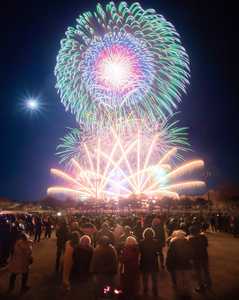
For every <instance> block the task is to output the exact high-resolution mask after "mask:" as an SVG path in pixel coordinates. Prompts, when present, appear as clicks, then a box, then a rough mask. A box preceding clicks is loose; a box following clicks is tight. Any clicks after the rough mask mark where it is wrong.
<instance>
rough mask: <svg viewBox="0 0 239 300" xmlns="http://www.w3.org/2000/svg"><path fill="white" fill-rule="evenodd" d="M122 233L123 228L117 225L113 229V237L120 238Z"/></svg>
mask: <svg viewBox="0 0 239 300" xmlns="http://www.w3.org/2000/svg"><path fill="white" fill-rule="evenodd" d="M123 232H124V230H123V227H122V226H120V225H117V226H116V227H115V230H114V236H115V237H118V236H120V235H121V234H122V233H123Z"/></svg>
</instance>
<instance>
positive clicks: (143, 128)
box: [57, 115, 189, 170]
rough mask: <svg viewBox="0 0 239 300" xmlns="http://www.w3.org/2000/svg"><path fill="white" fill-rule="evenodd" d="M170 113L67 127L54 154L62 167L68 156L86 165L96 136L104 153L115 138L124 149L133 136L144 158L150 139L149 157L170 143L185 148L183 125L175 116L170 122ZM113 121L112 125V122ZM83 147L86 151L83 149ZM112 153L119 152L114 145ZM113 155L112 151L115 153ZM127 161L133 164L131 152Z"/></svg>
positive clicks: (69, 164)
mask: <svg viewBox="0 0 239 300" xmlns="http://www.w3.org/2000/svg"><path fill="white" fill-rule="evenodd" d="M170 119H171V117H168V118H167V119H166V120H162V121H161V122H160V123H158V122H152V120H151V118H150V117H146V115H145V116H144V117H141V118H140V119H135V118H134V117H132V118H127V119H126V120H125V119H124V120H120V121H119V120H118V121H116V123H115V124H112V123H110V124H107V125H105V126H104V127H100V126H99V125H98V124H96V125H95V127H94V130H93V131H92V130H88V129H87V128H85V127H83V126H80V128H79V129H77V128H74V129H72V128H69V129H70V130H71V131H70V132H69V133H68V134H67V135H66V136H65V137H64V138H61V141H62V143H61V144H60V145H58V147H57V149H58V150H61V151H59V152H58V153H57V154H58V155H60V158H61V161H60V163H65V166H66V169H69V170H70V169H71V167H72V166H73V164H72V160H71V158H74V159H75V160H77V161H78V162H79V163H80V164H82V165H83V166H86V165H87V155H88V153H87V152H89V153H90V156H91V157H92V158H95V157H96V151H95V149H97V147H98V143H99V140H100V144H101V149H104V152H105V153H107V154H108V155H109V154H110V151H111V150H112V149H113V147H114V145H115V142H116V141H117V139H119V140H120V141H121V144H122V147H123V149H127V148H128V147H129V146H130V145H131V144H133V143H134V142H135V140H136V139H138V138H139V139H140V140H141V145H140V148H141V158H142V159H145V157H146V156H147V153H148V148H149V147H150V145H151V143H152V142H153V141H154V145H153V149H152V150H153V151H152V158H154V159H155V161H156V160H157V159H158V157H160V156H162V155H165V154H166V153H167V152H168V151H169V150H170V149H171V148H172V147H177V149H178V150H181V151H187V150H189V148H188V146H189V144H188V142H187V132H185V130H186V129H187V128H186V127H177V126H176V125H177V123H178V122H179V120H177V121H175V122H173V123H172V124H170V122H169V121H170ZM113 125H114V126H113ZM86 147H87V149H88V150H87V152H86V151H85V149H86ZM117 149H118V151H116V152H115V153H118V154H117V157H118V158H119V157H120V156H121V155H122V153H121V149H120V148H119V147H118V148H117ZM174 154H175V155H174V157H175V158H177V159H178V160H183V157H182V155H181V154H179V153H177V152H175V153H174ZM115 155H116V154H115ZM129 159H130V161H131V165H133V164H134V160H135V157H134V154H132V153H131V157H130V158H129Z"/></svg>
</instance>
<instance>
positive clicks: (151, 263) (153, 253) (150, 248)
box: [139, 239, 161, 273]
mask: <svg viewBox="0 0 239 300" xmlns="http://www.w3.org/2000/svg"><path fill="white" fill-rule="evenodd" d="M139 250H140V253H141V256H140V270H141V271H142V272H143V273H157V272H159V265H158V253H159V251H161V250H160V249H159V248H158V244H157V241H156V240H155V239H143V240H141V241H140V242H139Z"/></svg>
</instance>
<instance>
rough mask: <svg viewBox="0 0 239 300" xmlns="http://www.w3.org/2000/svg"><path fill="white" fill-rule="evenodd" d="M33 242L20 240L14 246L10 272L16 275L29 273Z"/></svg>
mask: <svg viewBox="0 0 239 300" xmlns="http://www.w3.org/2000/svg"><path fill="white" fill-rule="evenodd" d="M32 244H33V242H32V241H23V240H21V239H18V240H17V241H16V243H15V245H14V252H13V255H12V258H11V263H10V271H11V272H12V273H15V274H19V273H20V274H24V273H29V258H30V256H31V254H32Z"/></svg>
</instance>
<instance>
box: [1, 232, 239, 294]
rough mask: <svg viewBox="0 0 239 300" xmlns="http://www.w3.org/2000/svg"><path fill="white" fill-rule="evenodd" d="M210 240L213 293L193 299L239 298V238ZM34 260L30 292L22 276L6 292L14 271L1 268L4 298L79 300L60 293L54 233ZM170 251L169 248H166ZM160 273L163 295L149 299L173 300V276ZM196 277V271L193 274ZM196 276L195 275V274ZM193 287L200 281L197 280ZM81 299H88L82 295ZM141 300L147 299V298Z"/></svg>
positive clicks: (40, 246) (210, 235) (38, 246)
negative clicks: (22, 283)
mask: <svg viewBox="0 0 239 300" xmlns="http://www.w3.org/2000/svg"><path fill="white" fill-rule="evenodd" d="M207 237H208V240H209V249H208V251H209V258H210V271H211V277H212V282H213V285H212V287H213V292H212V293H208V294H207V295H206V296H205V295H200V294H197V293H196V292H195V291H192V296H193V297H192V298H193V299H196V300H201V299H218V300H223V299H227V300H230V299H238V295H239V256H238V249H239V239H238V238H237V239H234V238H233V235H232V234H228V233H221V234H220V233H214V232H209V233H207ZM33 251H34V253H33V257H34V263H33V264H32V266H31V272H30V274H29V281H28V284H29V285H30V286H31V289H30V291H28V292H27V293H25V294H24V295H21V296H19V291H20V279H21V276H18V277H17V280H16V286H15V289H14V291H13V292H12V293H11V294H8V293H6V291H7V289H8V280H9V276H10V273H9V271H8V267H5V268H2V269H0V283H1V284H0V299H1V300H3V299H24V300H28V299H29V300H34V299H36V300H38V299H44V300H47V299H49V300H50V299H51V300H63V299H66V300H68V299H76V298H74V297H72V295H71V294H69V295H67V296H65V297H64V296H62V295H61V294H60V292H61V289H60V284H61V277H60V274H56V273H54V262H55V256H56V238H55V234H54V233H53V237H52V238H51V239H46V240H45V239H43V240H42V241H41V242H40V243H37V244H34V246H33ZM165 251H166V249H165ZM158 276H159V296H158V298H155V297H154V298H153V296H151V295H149V297H148V299H160V300H171V299H177V298H176V294H175V293H174V291H173V290H172V288H171V281H170V276H169V273H168V271H167V270H163V271H161V272H160V274H159V275H158ZM192 276H193V273H192ZM193 277H194V276H193ZM193 287H196V282H195V280H194V279H193ZM80 299H81V300H85V299H87V298H86V297H80ZM141 299H145V297H144V298H143V296H142V298H141Z"/></svg>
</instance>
